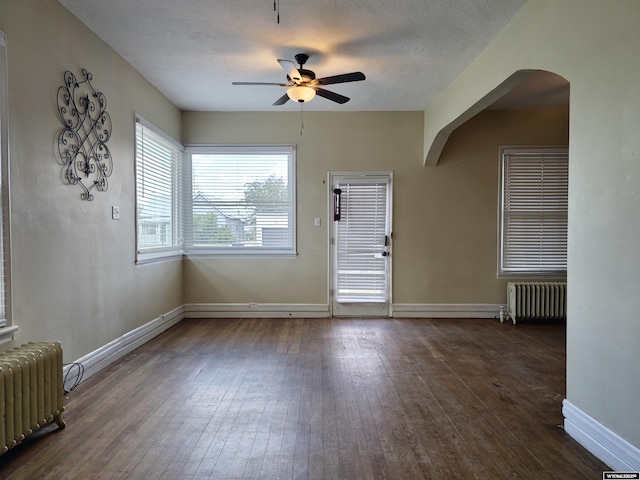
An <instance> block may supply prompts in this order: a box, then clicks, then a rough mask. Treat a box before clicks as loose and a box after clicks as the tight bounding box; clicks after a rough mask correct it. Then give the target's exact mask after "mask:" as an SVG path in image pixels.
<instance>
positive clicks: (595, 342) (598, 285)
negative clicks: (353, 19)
mask: <svg viewBox="0 0 640 480" xmlns="http://www.w3.org/2000/svg"><path fill="white" fill-rule="evenodd" d="M638 25H640V4H639V3H638V1H637V0H613V1H607V2H603V1H601V0H562V1H558V0H529V2H528V3H527V4H526V5H525V6H524V8H523V9H522V10H521V11H520V12H519V13H518V15H516V17H515V18H514V19H513V21H512V22H511V23H510V24H509V25H508V26H507V27H506V28H505V30H504V31H503V32H502V33H501V34H500V35H499V36H498V37H497V38H496V39H495V40H494V42H493V43H492V44H491V45H490V46H489V47H488V48H487V49H486V50H485V51H484V52H483V53H482V54H481V55H480V56H479V57H478V58H477V59H476V60H475V62H474V63H473V64H472V65H471V66H470V67H469V68H468V69H467V70H466V71H465V72H464V73H463V74H462V75H461V76H460V77H459V78H458V79H457V80H456V81H455V82H454V83H453V84H452V85H451V86H450V87H449V88H448V89H447V90H446V91H445V92H444V93H443V94H442V95H441V96H440V97H439V98H438V99H437V100H436V102H434V104H433V105H431V106H430V107H429V108H428V109H427V111H426V112H425V152H427V151H429V150H430V145H431V144H432V142H433V141H434V139H436V137H437V135H438V132H440V131H441V130H443V129H445V130H446V128H447V125H448V124H449V123H451V122H454V121H455V119H456V118H458V117H459V116H460V115H464V114H465V111H466V110H467V109H469V108H473V105H474V104H475V103H476V102H478V101H480V100H481V99H482V97H483V96H484V95H485V94H487V93H488V92H490V91H492V90H493V89H494V88H496V86H498V85H499V84H500V83H501V82H502V81H503V80H505V79H507V78H509V77H510V76H511V75H512V74H514V72H517V71H519V70H527V69H543V70H548V71H552V72H555V73H557V74H560V75H562V76H563V77H565V78H566V79H567V80H569V82H570V83H571V104H570V110H571V121H570V129H569V132H570V142H569V150H570V152H569V172H570V173H569V250H568V289H569V291H568V301H569V303H568V317H569V318H568V323H567V400H568V401H569V402H571V403H572V404H573V405H575V406H576V407H578V408H579V409H580V410H582V411H583V412H585V413H587V414H588V415H589V416H590V417H592V418H593V419H595V420H596V421H597V422H599V423H600V424H602V425H604V426H605V427H607V428H608V429H610V430H612V431H613V432H615V433H616V434H618V435H620V436H621V437H622V438H623V439H625V440H627V441H628V442H630V443H631V444H632V445H635V446H636V447H640V416H638V411H639V407H640V405H639V403H638V399H639V398H640V381H639V380H640V361H638V360H639V358H638V345H639V344H640V321H639V317H638V312H640V294H638V292H640V268H639V266H640V247H639V245H640V187H639V185H640V161H639V160H638V158H639V156H640V136H639V135H638V132H639V131H640V95H638V78H640V57H638V54H637V51H636V50H637V46H638V45H640V29H639V28H638ZM438 168H439V167H438Z"/></svg>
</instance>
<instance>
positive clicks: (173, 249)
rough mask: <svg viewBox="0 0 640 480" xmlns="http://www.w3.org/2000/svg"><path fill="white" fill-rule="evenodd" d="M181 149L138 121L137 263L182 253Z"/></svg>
mask: <svg viewBox="0 0 640 480" xmlns="http://www.w3.org/2000/svg"><path fill="white" fill-rule="evenodd" d="M182 157H183V152H182V146H181V145H180V144H179V143H178V142H176V141H175V140H173V139H171V138H170V137H168V136H167V135H165V134H164V133H163V132H161V131H160V130H159V129H157V128H156V127H154V126H153V125H152V124H150V123H149V122H146V121H145V120H144V119H142V118H137V119H136V238H137V252H138V261H140V260H145V259H153V258H158V257H159V258H162V257H166V256H171V255H175V254H177V253H181V251H182V246H183V245H182V244H183V242H182V168H183V165H182Z"/></svg>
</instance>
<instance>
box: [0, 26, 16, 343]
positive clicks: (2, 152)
mask: <svg viewBox="0 0 640 480" xmlns="http://www.w3.org/2000/svg"><path fill="white" fill-rule="evenodd" d="M7 70H8V67H7V35H6V34H5V33H4V32H3V31H0V166H1V168H2V175H1V177H2V217H1V218H0V221H2V222H3V224H2V228H3V231H4V235H3V238H2V239H1V240H2V241H3V242H4V244H3V254H4V258H2V259H0V261H1V262H2V263H1V264H0V266H1V265H4V275H5V278H4V311H5V315H4V317H5V318H0V343H5V342H9V341H12V340H13V338H14V334H15V332H16V331H17V330H18V326H17V325H13V315H12V309H11V204H10V195H9V178H10V177H9V124H8V117H9V113H8V106H9V104H8V99H9V92H8V87H7V82H8V77H9V75H8V71H7Z"/></svg>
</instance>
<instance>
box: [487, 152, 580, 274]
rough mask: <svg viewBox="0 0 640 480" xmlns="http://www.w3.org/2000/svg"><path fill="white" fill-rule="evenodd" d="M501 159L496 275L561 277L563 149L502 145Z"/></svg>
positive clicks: (564, 199)
mask: <svg viewBox="0 0 640 480" xmlns="http://www.w3.org/2000/svg"><path fill="white" fill-rule="evenodd" d="M501 158H502V195H501V239H500V250H501V252H500V255H499V261H500V264H499V271H498V273H499V274H501V275H504V276H509V275H543V276H565V275H566V271H567V212H568V181H569V156H568V150H567V148H565V147H560V148H551V147H545V148H504V149H502V155H501Z"/></svg>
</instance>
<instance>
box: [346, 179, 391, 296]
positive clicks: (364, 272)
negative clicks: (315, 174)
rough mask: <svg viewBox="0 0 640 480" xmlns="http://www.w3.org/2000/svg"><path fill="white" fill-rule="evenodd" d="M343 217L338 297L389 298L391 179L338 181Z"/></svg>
mask: <svg viewBox="0 0 640 480" xmlns="http://www.w3.org/2000/svg"><path fill="white" fill-rule="evenodd" d="M337 188H339V189H340V190H341V193H340V220H339V221H338V222H337V225H336V228H337V231H336V242H337V245H336V247H337V248H336V255H337V259H336V267H337V278H336V293H335V298H336V301H338V302H340V303H360V302H371V303H376V302H385V301H386V298H387V295H386V285H387V283H386V277H385V275H386V266H387V262H386V259H385V257H384V256H383V255H382V253H383V252H385V250H386V247H385V238H386V237H385V235H387V231H386V230H387V183H386V182H375V181H362V182H356V183H347V184H338V185H337Z"/></svg>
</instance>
